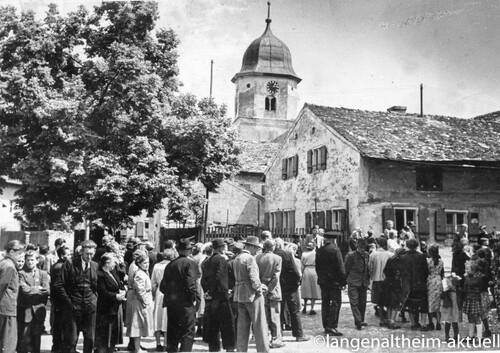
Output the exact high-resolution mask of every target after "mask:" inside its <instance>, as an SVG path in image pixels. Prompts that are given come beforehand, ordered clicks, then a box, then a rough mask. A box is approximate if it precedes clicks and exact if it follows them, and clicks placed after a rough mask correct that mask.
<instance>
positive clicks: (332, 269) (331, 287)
mask: <svg viewBox="0 0 500 353" xmlns="http://www.w3.org/2000/svg"><path fill="white" fill-rule="evenodd" d="M335 238H336V233H334V232H333V231H329V232H326V233H325V245H324V246H323V247H321V248H319V249H318V250H317V251H316V273H317V274H318V284H319V286H320V288H321V318H322V322H323V327H324V329H325V332H326V333H327V334H331V335H334V336H342V333H341V332H339V331H338V330H337V326H338V323H339V314H340V307H341V305H342V287H343V286H345V285H346V283H347V282H346V273H345V268H344V261H343V260H342V254H341V252H340V249H339V248H338V247H337V246H336V245H335Z"/></svg>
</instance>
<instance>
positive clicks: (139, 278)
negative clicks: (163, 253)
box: [127, 252, 154, 353]
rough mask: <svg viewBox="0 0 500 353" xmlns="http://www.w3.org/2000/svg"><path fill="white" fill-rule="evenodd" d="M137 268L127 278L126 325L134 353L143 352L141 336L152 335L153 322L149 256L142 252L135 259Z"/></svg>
mask: <svg viewBox="0 0 500 353" xmlns="http://www.w3.org/2000/svg"><path fill="white" fill-rule="evenodd" d="M135 264H136V265H137V270H136V271H135V273H134V276H133V278H132V279H130V280H129V292H128V294H129V298H127V300H129V301H130V302H131V305H130V309H131V312H130V325H129V326H128V327H127V336H128V337H130V339H131V341H132V342H133V345H134V352H135V353H144V351H143V350H142V349H141V337H151V336H153V335H154V322H153V310H154V302H153V294H152V288H151V280H150V279H149V273H148V269H149V257H148V255H147V253H145V252H143V253H140V254H138V255H137V257H136V259H135Z"/></svg>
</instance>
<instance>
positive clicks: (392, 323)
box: [384, 248, 406, 330]
mask: <svg viewBox="0 0 500 353" xmlns="http://www.w3.org/2000/svg"><path fill="white" fill-rule="evenodd" d="M405 252H406V249H405V248H398V249H396V251H395V253H394V255H393V256H392V257H391V258H389V259H388V260H387V263H386V264H385V268H384V275H385V280H384V287H385V288H386V291H387V292H386V293H387V296H386V298H385V300H386V302H385V303H384V304H385V305H384V306H386V307H387V317H388V323H387V327H388V328H390V329H392V330H396V329H398V328H401V327H400V326H398V325H396V315H397V313H398V312H399V311H401V308H402V307H403V304H404V302H405V299H406V296H405V293H404V292H403V282H402V281H403V272H404V264H403V261H402V260H401V255H403V254H404V253H405Z"/></svg>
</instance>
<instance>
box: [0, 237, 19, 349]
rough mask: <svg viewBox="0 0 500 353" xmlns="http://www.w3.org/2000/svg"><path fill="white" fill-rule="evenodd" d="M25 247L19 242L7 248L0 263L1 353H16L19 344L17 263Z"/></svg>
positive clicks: (14, 241) (12, 243) (12, 242)
mask: <svg viewBox="0 0 500 353" xmlns="http://www.w3.org/2000/svg"><path fill="white" fill-rule="evenodd" d="M23 249H24V247H23V246H22V244H21V243H20V242H19V240H11V241H9V242H8V243H7V245H6V246H5V257H4V258H3V259H2V260H1V261H0V352H4V353H14V352H15V351H16V344H17V318H16V316H17V297H18V294H19V275H18V273H17V261H18V259H19V258H20V257H21V256H22V251H23Z"/></svg>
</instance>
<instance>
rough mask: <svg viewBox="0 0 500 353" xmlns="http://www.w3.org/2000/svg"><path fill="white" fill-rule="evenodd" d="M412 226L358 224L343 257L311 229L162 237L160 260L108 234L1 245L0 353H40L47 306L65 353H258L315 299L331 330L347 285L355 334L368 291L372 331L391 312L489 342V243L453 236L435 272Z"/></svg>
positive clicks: (392, 321) (137, 243) (495, 284)
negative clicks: (202, 238)
mask: <svg viewBox="0 0 500 353" xmlns="http://www.w3.org/2000/svg"><path fill="white" fill-rule="evenodd" d="M412 226H413V224H411V223H410V224H408V226H406V227H405V228H404V229H402V231H401V232H400V233H399V234H398V232H396V231H395V230H394V224H393V222H392V221H388V222H387V224H386V229H385V230H384V233H383V234H381V235H380V236H378V237H375V236H374V235H373V232H368V233H367V234H366V235H364V234H362V232H361V231H360V230H359V229H357V230H356V231H355V232H353V234H352V235H351V237H350V239H349V241H348V245H349V247H350V250H351V251H349V252H348V253H347V254H345V256H344V255H343V254H342V252H341V250H340V248H339V246H338V244H337V239H336V238H337V235H338V232H334V231H327V232H325V231H324V230H322V229H319V227H315V229H314V231H313V232H312V234H310V235H307V236H306V237H305V239H302V238H301V237H300V236H299V235H294V236H293V240H292V241H291V242H289V243H287V242H285V241H284V240H283V239H282V238H280V237H273V236H272V234H271V232H269V231H263V232H262V233H261V235H260V238H259V237H256V236H248V237H247V238H246V239H242V238H240V237H238V236H235V237H234V238H226V239H222V238H217V239H214V240H212V241H211V242H208V243H205V244H202V243H196V244H193V243H192V242H191V239H189V238H184V239H180V240H179V241H178V242H174V241H171V240H169V241H167V242H166V243H165V244H163V245H164V250H163V251H162V252H161V253H159V252H157V251H156V250H155V247H154V245H153V243H151V242H148V241H146V242H144V241H142V240H140V239H139V238H130V239H129V240H128V242H127V244H126V245H120V244H118V243H117V242H116V241H115V240H114V238H113V237H112V236H110V235H105V236H104V237H103V239H102V244H101V246H99V247H97V245H96V244H95V243H94V242H93V241H92V240H85V241H83V242H82V243H81V244H80V245H79V246H78V247H77V248H76V249H75V251H74V254H73V252H72V251H71V249H69V248H68V247H66V244H65V241H64V239H57V240H56V242H55V244H54V245H55V251H54V252H49V251H48V247H43V248H39V247H38V246H35V245H32V244H28V245H26V246H24V245H23V244H21V243H20V242H19V241H17V240H12V241H10V242H8V243H7V245H6V247H5V253H4V254H3V259H2V260H1V261H0V351H2V352H16V351H17V352H19V353H28V352H33V353H37V352H40V342H41V339H40V338H41V335H42V334H43V333H44V332H46V329H47V328H46V327H45V319H46V315H47V308H48V307H49V305H48V303H49V302H50V331H51V334H52V350H51V351H52V352H54V353H63V352H64V353H75V352H76V345H77V342H78V337H79V335H80V333H82V336H83V352H84V353H91V352H98V353H111V352H115V350H116V346H117V345H120V344H123V343H124V342H123V340H124V337H128V338H129V342H128V346H127V349H128V350H129V351H133V352H144V348H143V347H142V345H141V338H142V337H155V339H156V351H159V352H161V351H168V352H176V351H182V352H189V351H192V348H193V343H194V339H195V337H196V335H199V336H201V337H202V339H203V341H205V342H206V343H208V350H209V351H211V352H217V351H220V350H221V349H224V350H226V351H242V352H245V351H248V346H249V341H250V339H251V338H252V337H253V339H254V340H255V344H256V349H257V351H258V352H268V351H269V350H270V349H273V348H280V347H283V346H285V343H284V341H283V331H284V330H291V333H292V336H293V337H294V338H295V340H296V341H298V342H303V341H308V340H309V339H310V337H309V336H307V335H306V334H305V333H304V330H303V327H302V320H301V315H300V313H301V309H302V314H309V315H315V314H316V311H315V310H314V307H315V302H316V301H317V300H319V299H321V322H322V325H323V328H324V332H325V333H326V334H329V335H332V336H342V335H343V334H342V332H341V331H340V330H339V327H338V326H339V315H340V308H341V305H342V290H344V289H345V288H346V287H347V295H348V297H349V302H350V307H351V311H352V316H353V320H354V326H355V327H356V329H358V330H363V327H365V326H367V323H366V322H365V314H366V310H367V293H368V291H369V290H370V291H371V302H372V303H373V304H375V310H376V315H377V316H378V318H379V325H380V326H384V327H387V328H389V329H393V330H397V329H399V328H401V326H400V325H399V318H398V316H399V317H400V318H401V322H402V323H406V322H407V320H406V314H408V317H409V321H410V325H409V328H410V329H411V330H423V331H425V330H441V329H442V327H441V324H442V323H444V332H445V337H444V338H445V339H446V340H453V339H457V336H458V333H459V332H458V331H459V327H458V323H459V322H461V321H462V316H463V314H465V315H466V320H467V322H468V323H469V325H468V332H467V336H468V337H469V338H470V339H476V340H481V339H482V338H485V337H488V336H490V335H491V332H490V329H489V322H488V313H489V311H490V308H492V307H493V306H495V305H497V304H498V303H500V244H495V245H494V246H491V247H490V239H489V238H488V237H486V236H485V237H481V238H480V241H479V244H473V245H471V244H469V240H468V236H467V232H466V231H462V232H460V233H457V234H456V236H455V238H454V239H453V244H452V252H453V255H452V264H451V272H450V273H447V274H446V275H445V271H444V263H443V260H442V259H441V257H440V247H439V245H437V244H432V245H431V246H429V247H428V248H427V245H426V243H425V242H421V241H419V239H418V237H417V236H416V235H415V233H414V232H413V230H412ZM489 291H491V293H492V294H493V297H494V299H495V300H494V301H493V303H490V299H489V293H488V292H489ZM302 300H303V304H301V301H302ZM308 303H309V306H310V310H309V312H307V307H308ZM497 312H499V311H498V310H497ZM451 328H453V335H450V332H451Z"/></svg>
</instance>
